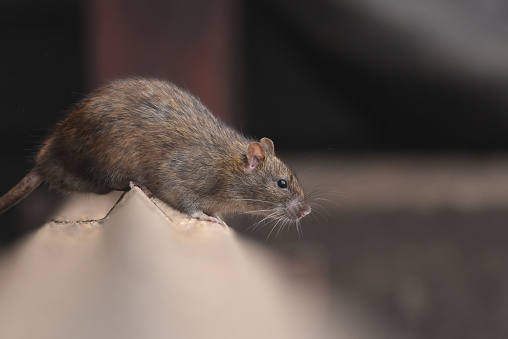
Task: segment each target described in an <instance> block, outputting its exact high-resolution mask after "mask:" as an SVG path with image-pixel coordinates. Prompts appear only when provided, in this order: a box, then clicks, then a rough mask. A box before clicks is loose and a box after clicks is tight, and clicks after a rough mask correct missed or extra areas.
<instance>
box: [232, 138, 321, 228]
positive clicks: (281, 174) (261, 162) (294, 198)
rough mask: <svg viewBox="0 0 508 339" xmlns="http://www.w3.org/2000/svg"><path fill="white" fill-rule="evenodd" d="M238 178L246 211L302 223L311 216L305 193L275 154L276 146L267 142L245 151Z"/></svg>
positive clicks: (237, 183)
mask: <svg viewBox="0 0 508 339" xmlns="http://www.w3.org/2000/svg"><path fill="white" fill-rule="evenodd" d="M240 172H241V173H240V175H239V176H237V181H236V180H235V182H232V184H233V185H234V186H236V190H235V192H236V195H239V196H237V197H236V199H235V200H236V201H237V202H239V203H241V204H242V210H245V211H248V212H253V213H258V214H263V215H266V216H268V217H270V218H273V219H283V220H288V221H289V220H294V221H296V220H299V219H300V218H303V217H304V216H306V215H307V214H309V213H310V210H311V209H310V206H309V204H308V203H307V200H306V198H305V193H304V191H303V188H302V186H300V183H299V182H298V179H297V178H296V176H295V175H294V174H293V172H292V171H291V170H290V169H289V168H288V167H287V166H286V165H285V164H284V163H283V162H282V161H280V160H279V159H278V158H277V157H276V156H275V153H274V147H273V142H272V141H271V140H270V139H268V138H263V139H261V140H260V141H259V142H251V143H250V144H249V146H248V148H247V149H246V150H245V156H244V159H243V168H242V169H241V170H240Z"/></svg>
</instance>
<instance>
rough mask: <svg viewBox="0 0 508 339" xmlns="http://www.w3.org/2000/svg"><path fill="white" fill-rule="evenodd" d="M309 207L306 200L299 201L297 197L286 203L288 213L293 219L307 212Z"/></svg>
mask: <svg viewBox="0 0 508 339" xmlns="http://www.w3.org/2000/svg"><path fill="white" fill-rule="evenodd" d="M310 211H311V208H310V206H309V204H307V203H306V202H300V201H298V200H297V199H295V200H291V201H290V202H289V203H288V205H287V212H288V214H289V215H290V216H291V217H292V218H294V219H300V218H303V217H305V216H306V215H307V214H309V213H310Z"/></svg>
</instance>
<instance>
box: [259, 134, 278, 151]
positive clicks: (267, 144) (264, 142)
mask: <svg viewBox="0 0 508 339" xmlns="http://www.w3.org/2000/svg"><path fill="white" fill-rule="evenodd" d="M259 142H261V144H262V145H263V146H265V148H266V149H267V150H268V153H270V154H271V155H274V154H275V153H274V151H273V141H272V140H270V139H268V138H263V139H261V140H259Z"/></svg>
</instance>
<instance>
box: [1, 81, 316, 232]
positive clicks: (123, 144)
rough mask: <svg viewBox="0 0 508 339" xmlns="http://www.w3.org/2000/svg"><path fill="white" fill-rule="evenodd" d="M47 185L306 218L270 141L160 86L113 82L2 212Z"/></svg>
mask: <svg viewBox="0 0 508 339" xmlns="http://www.w3.org/2000/svg"><path fill="white" fill-rule="evenodd" d="M42 182H47V183H48V184H49V186H50V188H52V189H56V190H59V191H63V192H90V193H97V194H105V193H108V192H110V191H112V190H124V189H127V188H128V187H129V185H130V183H131V182H134V183H137V184H140V185H142V186H145V187H146V188H147V189H148V190H149V191H150V192H151V193H152V194H153V196H155V197H157V198H159V199H160V200H162V201H163V202H165V203H166V204H168V205H169V206H171V207H173V208H175V209H176V210H178V211H180V212H183V213H186V214H187V215H189V216H190V217H196V218H199V219H205V220H210V221H214V222H218V223H221V224H223V222H221V220H220V219H219V217H218V215H219V214H223V213H233V212H253V213H258V214H262V215H265V216H267V217H269V218H272V219H278V220H284V221H292V220H294V221H296V220H298V219H300V218H302V217H304V216H305V215H307V214H308V213H310V207H309V204H308V203H307V201H306V198H305V193H304V191H303V189H302V187H301V186H300V184H299V183H298V180H297V178H296V176H295V175H294V174H293V172H292V171H291V170H290V169H289V168H288V167H287V166H286V165H285V164H284V163H282V162H281V161H280V160H279V159H278V158H277V157H276V156H275V154H274V147H273V142H272V141H271V140H270V139H268V138H263V139H261V140H260V141H259V142H257V141H253V140H249V139H247V138H245V137H244V136H242V135H240V134H239V133H238V132H236V131H235V130H233V129H232V128H231V127H229V126H227V125H226V124H224V123H223V122H222V121H220V120H219V119H217V118H216V117H215V116H213V115H212V113H211V112H210V111H209V110H208V109H207V108H206V107H205V105H203V104H202V103H201V101H199V99H197V98H196V97H194V96H192V95H191V94H190V93H188V92H186V91H184V90H182V89H180V88H178V87H177V86H176V85H174V84H172V83H169V82H166V81H161V80H155V79H143V78H132V79H126V80H117V81H113V82H111V83H110V84H108V85H106V86H104V87H102V88H99V89H98V90H96V91H94V92H93V93H91V94H90V95H89V96H88V97H85V98H84V99H83V100H82V101H81V102H79V103H78V104H77V105H76V106H75V108H74V109H73V110H72V111H71V113H70V114H69V115H68V116H67V117H66V118H65V119H64V120H62V121H61V122H59V123H58V124H57V126H56V128H55V130H54V131H53V133H52V134H51V136H50V137H49V139H48V140H47V141H46V142H45V143H44V145H43V147H42V149H41V150H40V151H39V153H38V154H37V156H36V160H35V167H34V169H33V170H32V171H31V172H30V173H28V174H27V175H26V176H25V178H23V179H22V180H21V181H20V183H18V184H17V185H16V186H15V187H14V188H12V189H11V190H10V191H9V192H8V193H6V194H5V195H4V196H3V197H1V198H0V213H2V212H4V211H6V210H7V209H9V208H10V207H12V206H13V205H15V204H16V203H18V202H19V201H20V200H22V199H23V198H24V197H25V196H26V195H28V194H29V193H30V192H32V191H33V190H34V189H35V188H36V187H37V186H39V185H40V184H41V183H42Z"/></svg>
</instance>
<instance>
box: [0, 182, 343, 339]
mask: <svg viewBox="0 0 508 339" xmlns="http://www.w3.org/2000/svg"><path fill="white" fill-rule="evenodd" d="M117 199H118V194H112V195H109V196H104V197H97V196H94V197H78V198H76V199H74V200H72V201H71V202H70V203H69V204H68V205H67V206H65V207H64V208H63V209H62V211H61V212H59V213H58V214H57V215H56V216H55V219H56V220H57V221H53V222H49V223H47V224H45V225H44V226H43V227H42V228H40V229H39V230H38V231H37V232H36V233H34V234H31V235H30V236H29V237H28V238H26V239H25V240H24V241H23V242H22V243H20V244H19V245H18V246H17V247H15V248H14V249H12V250H11V251H10V252H9V253H4V255H3V256H2V258H1V261H0V300H1V303H0V338H222V339H224V338H319V337H324V336H328V335H325V334H326V333H328V334H330V333H331V332H329V329H328V328H327V326H328V325H327V324H326V321H325V320H324V319H326V318H327V313H328V311H329V310H327V307H326V306H325V305H326V299H327V297H325V296H324V295H323V292H322V291H323V290H322V289H319V288H312V287H311V288H309V286H307V287H306V288H305V289H302V287H301V284H300V285H299V284H297V283H295V281H291V280H289V279H288V278H287V276H285V275H284V274H283V270H282V269H281V268H280V266H277V265H276V263H277V259H276V258H275V256H274V255H273V254H271V253H270V252H268V251H266V250H265V249H263V248H261V247H258V246H256V245H254V244H252V243H249V242H247V241H245V240H244V239H242V238H240V237H238V236H237V235H236V233H235V232H234V231H233V230H230V231H226V230H225V229H224V228H222V227H221V226H220V225H217V224H212V223H208V222H204V221H195V220H188V219H187V218H186V217H185V216H183V215H181V214H179V213H178V212H176V211H174V210H171V209H169V208H167V207H166V206H164V205H163V204H162V203H160V202H156V204H154V202H153V201H151V200H150V199H148V198H147V197H146V196H145V195H144V194H143V193H142V191H141V190H139V189H137V188H135V189H133V190H131V191H130V192H128V193H126V195H125V196H124V198H123V199H122V200H121V201H120V202H119V203H118V204H117V205H116V207H115V208H114V209H113V210H112V211H111V213H110V214H109V216H108V217H107V218H106V219H105V220H103V221H102V222H89V221H86V220H90V219H97V218H101V217H103V216H104V215H105V214H106V213H107V211H108V210H109V209H110V207H111V206H112V204H113V203H114V202H115V201H116V200H117ZM157 206H159V207H160V209H159V207H157ZM163 211H164V213H163ZM165 214H166V215H167V216H166V215H165ZM314 287H315V286H314ZM332 337H334V338H337V337H340V336H337V333H335V334H334V335H333V336H332Z"/></svg>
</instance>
